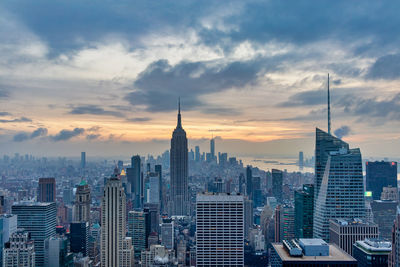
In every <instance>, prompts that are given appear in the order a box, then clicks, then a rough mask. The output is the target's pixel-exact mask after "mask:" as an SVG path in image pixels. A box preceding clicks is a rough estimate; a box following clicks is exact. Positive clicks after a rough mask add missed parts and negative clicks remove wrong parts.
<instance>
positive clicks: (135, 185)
mask: <svg viewBox="0 0 400 267" xmlns="http://www.w3.org/2000/svg"><path fill="white" fill-rule="evenodd" d="M126 175H127V179H128V182H129V183H130V185H131V194H132V200H133V207H134V208H136V209H139V208H142V207H143V206H142V204H143V203H142V197H143V190H144V188H143V179H142V172H141V162H140V156H139V155H136V156H133V157H132V158H131V167H130V168H127V169H126Z"/></svg>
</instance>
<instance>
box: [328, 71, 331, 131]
mask: <svg viewBox="0 0 400 267" xmlns="http://www.w3.org/2000/svg"><path fill="white" fill-rule="evenodd" d="M328 134H331V95H330V92H329V73H328Z"/></svg>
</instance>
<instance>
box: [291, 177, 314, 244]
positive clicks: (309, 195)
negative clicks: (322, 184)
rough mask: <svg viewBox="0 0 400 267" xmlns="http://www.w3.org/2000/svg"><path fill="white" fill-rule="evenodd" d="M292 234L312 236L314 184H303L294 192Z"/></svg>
mask: <svg viewBox="0 0 400 267" xmlns="http://www.w3.org/2000/svg"><path fill="white" fill-rule="evenodd" d="M294 213H295V215H294V235H295V237H296V238H312V237H313V223H314V185H313V184H305V185H303V189H301V190H297V191H295V192H294Z"/></svg>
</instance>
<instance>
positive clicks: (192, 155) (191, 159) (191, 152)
mask: <svg viewBox="0 0 400 267" xmlns="http://www.w3.org/2000/svg"><path fill="white" fill-rule="evenodd" d="M188 157H189V161H194V151H193V149H190V151H189V155H188Z"/></svg>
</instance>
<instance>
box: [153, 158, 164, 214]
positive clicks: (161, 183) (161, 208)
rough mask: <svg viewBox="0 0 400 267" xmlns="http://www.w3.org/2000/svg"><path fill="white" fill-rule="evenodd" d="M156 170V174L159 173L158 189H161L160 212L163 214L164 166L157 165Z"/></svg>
mask: <svg viewBox="0 0 400 267" xmlns="http://www.w3.org/2000/svg"><path fill="white" fill-rule="evenodd" d="M154 170H155V172H156V173H158V179H159V184H158V188H159V189H160V193H159V197H160V199H159V203H160V211H161V212H162V211H163V210H164V203H163V202H164V201H163V199H164V198H163V179H162V165H155V166H154Z"/></svg>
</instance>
